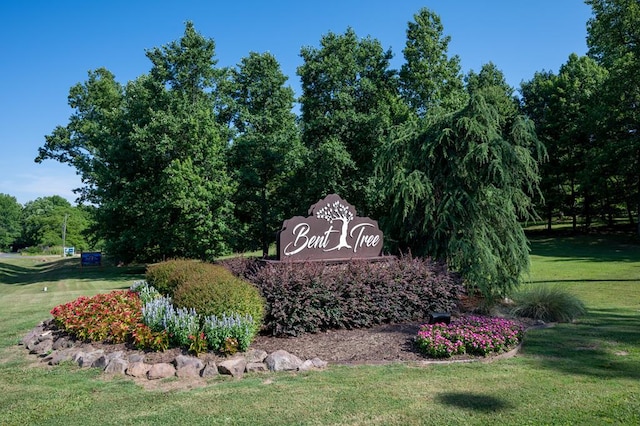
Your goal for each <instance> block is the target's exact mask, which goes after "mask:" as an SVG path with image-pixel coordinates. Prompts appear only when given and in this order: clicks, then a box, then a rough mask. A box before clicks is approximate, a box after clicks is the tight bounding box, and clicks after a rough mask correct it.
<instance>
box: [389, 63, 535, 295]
mask: <svg viewBox="0 0 640 426" xmlns="http://www.w3.org/2000/svg"><path fill="white" fill-rule="evenodd" d="M467 91H468V96H469V101H468V103H467V105H466V106H465V107H464V108H462V109H460V110H458V111H457V112H455V113H453V114H444V115H439V116H427V117H426V118H424V119H421V120H418V121H414V122H413V123H411V124H410V125H408V126H404V127H403V128H401V129H398V132H397V133H396V135H395V136H394V137H393V138H390V140H389V142H388V144H387V145H386V147H385V152H384V156H383V157H382V161H381V162H380V163H379V167H380V169H379V170H380V172H381V173H384V174H387V175H388V176H390V181H391V185H389V187H388V188H387V191H388V196H389V197H390V198H391V200H392V206H393V207H392V210H391V212H390V214H391V216H390V217H391V225H392V229H393V232H394V234H395V236H396V238H397V240H398V242H399V246H400V248H402V249H411V250H412V251H413V252H414V253H416V254H425V255H431V256H434V257H436V258H439V259H443V260H446V261H447V262H448V263H449V265H450V266H451V267H452V268H453V269H454V270H456V271H458V272H460V273H461V274H462V276H463V277H464V279H465V281H466V283H467V286H468V288H469V289H471V290H479V291H480V292H481V293H482V294H484V295H485V296H487V297H495V296H498V295H505V294H507V293H508V292H509V291H511V290H512V289H513V288H514V287H516V286H517V284H518V283H519V281H520V279H521V278H522V275H523V274H524V273H525V272H526V271H527V268H528V259H529V258H528V241H527V239H526V237H525V235H524V231H523V229H522V226H521V224H520V222H519V220H520V219H527V218H530V217H532V214H533V206H532V202H531V197H532V196H533V195H534V194H535V193H536V191H537V185H538V182H539V175H538V162H537V160H539V159H540V158H541V157H542V155H543V150H542V147H541V146H540V144H539V142H538V141H537V138H536V135H535V131H534V128H533V124H532V122H530V121H529V120H527V119H526V118H525V117H523V116H520V115H519V114H518V113H517V108H516V104H515V100H514V99H513V98H512V97H511V96H509V95H510V92H511V91H512V89H510V88H509V87H508V86H507V85H506V84H505V83H504V78H503V77H502V75H501V73H500V72H499V71H498V70H497V69H496V68H495V66H493V65H491V64H489V65H486V66H484V67H483V69H482V70H481V71H480V73H479V74H474V73H471V74H470V75H469V76H468V77H467Z"/></svg>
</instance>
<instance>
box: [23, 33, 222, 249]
mask: <svg viewBox="0 0 640 426" xmlns="http://www.w3.org/2000/svg"><path fill="white" fill-rule="evenodd" d="M214 53H215V44H214V42H213V40H209V39H205V38H204V37H202V36H201V35H200V34H199V33H197V32H196V31H195V29H194V27H193V24H192V23H190V22H188V23H187V24H186V28H185V32H184V35H183V37H182V38H181V39H180V40H179V41H175V42H171V43H169V44H168V45H166V46H163V47H161V48H154V49H151V50H149V51H148V52H147V57H148V58H149V59H150V60H151V62H152V68H151V71H150V73H149V74H147V75H143V76H141V77H139V78H137V79H136V80H134V81H132V82H130V83H128V84H127V85H126V87H122V86H121V85H120V84H119V83H117V82H116V81H115V78H114V76H113V75H112V74H111V73H110V72H109V71H107V70H105V69H99V70H97V71H94V72H90V73H89V79H88V81H86V82H85V83H84V84H78V85H76V86H74V87H72V88H71V91H70V96H69V104H70V106H71V107H72V108H74V110H75V112H74V114H73V115H72V116H71V118H70V120H69V123H68V124H67V125H66V126H58V127H56V129H55V130H54V131H53V133H52V134H51V135H49V136H47V137H46V143H45V145H44V147H42V148H40V154H39V156H38V158H37V159H36V160H37V161H42V160H44V159H46V158H53V159H56V160H58V161H61V162H66V163H69V164H70V165H72V166H74V167H75V168H76V169H77V171H78V173H79V174H80V176H81V178H82V180H83V183H84V184H85V186H84V187H83V188H81V197H82V199H85V200H87V201H90V202H92V203H94V204H96V205H97V206H99V208H98V209H96V219H97V222H96V226H95V228H94V232H95V233H96V235H97V236H98V237H101V238H103V239H104V240H105V246H106V249H107V251H108V252H109V253H110V254H113V255H115V256H117V257H118V258H120V259H122V260H124V261H132V260H135V259H138V260H156V259H161V258H163V257H168V256H185V257H197V258H210V257H213V256H215V255H218V254H221V253H224V252H226V250H227V235H228V229H227V224H228V223H229V220H228V218H229V216H230V214H231V212H232V205H231V203H230V196H231V193H232V191H233V185H232V181H231V177H230V176H229V174H228V173H227V170H226V159H225V155H226V147H227V140H226V131H225V130H223V129H222V126H221V125H220V124H219V123H218V121H217V119H216V118H217V117H216V116H215V111H216V110H217V105H216V100H217V99H218V98H217V96H216V89H217V82H218V79H219V78H220V77H221V73H222V71H221V70H218V69H216V68H215V65H216V60H215V59H214Z"/></svg>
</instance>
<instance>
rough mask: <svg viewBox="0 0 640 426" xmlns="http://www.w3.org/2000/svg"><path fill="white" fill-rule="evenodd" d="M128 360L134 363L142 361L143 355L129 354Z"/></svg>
mask: <svg viewBox="0 0 640 426" xmlns="http://www.w3.org/2000/svg"><path fill="white" fill-rule="evenodd" d="M128 360H129V362H130V363H132V364H133V363H136V362H144V355H143V354H137V353H136V354H131V355H129V357H128Z"/></svg>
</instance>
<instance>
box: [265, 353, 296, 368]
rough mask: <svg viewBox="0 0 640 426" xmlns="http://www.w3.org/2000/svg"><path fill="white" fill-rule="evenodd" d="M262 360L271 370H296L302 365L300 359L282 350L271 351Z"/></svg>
mask: <svg viewBox="0 0 640 426" xmlns="http://www.w3.org/2000/svg"><path fill="white" fill-rule="evenodd" d="M264 362H265V363H266V364H267V367H268V368H269V370H271V371H296V370H298V368H299V367H300V366H301V365H302V360H301V359H300V358H298V357H297V356H295V355H293V354H290V353H289V352H287V351H284V350H278V351H275V352H273V353H271V354H270V355H269V356H267V358H265V360H264Z"/></svg>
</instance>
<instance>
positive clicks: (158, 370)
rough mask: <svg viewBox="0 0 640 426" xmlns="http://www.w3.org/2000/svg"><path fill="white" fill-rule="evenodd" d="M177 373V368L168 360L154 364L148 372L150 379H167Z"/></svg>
mask: <svg viewBox="0 0 640 426" xmlns="http://www.w3.org/2000/svg"><path fill="white" fill-rule="evenodd" d="M175 375H176V368H175V367H174V366H173V365H172V364H169V363H168V362H160V363H158V364H153V365H152V366H151V368H150V369H149V371H148V372H147V378H148V379H149V380H157V379H165V378H167V377H172V376H175Z"/></svg>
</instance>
